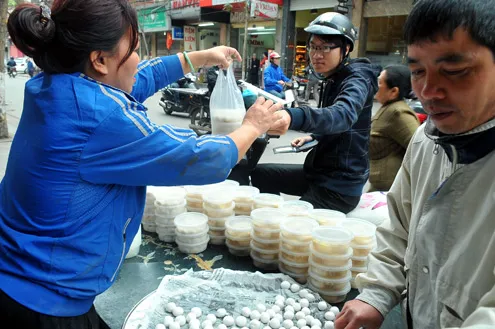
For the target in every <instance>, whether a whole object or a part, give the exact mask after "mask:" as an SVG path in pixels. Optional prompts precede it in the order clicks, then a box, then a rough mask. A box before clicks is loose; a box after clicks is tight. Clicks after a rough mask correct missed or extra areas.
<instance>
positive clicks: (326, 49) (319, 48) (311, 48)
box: [307, 44, 340, 54]
mask: <svg viewBox="0 0 495 329" xmlns="http://www.w3.org/2000/svg"><path fill="white" fill-rule="evenodd" d="M335 48H340V45H336V44H330V45H324V46H315V45H311V46H308V47H307V49H308V51H309V52H310V53H313V54H315V53H316V52H323V53H325V54H327V53H329V52H331V51H332V50H334V49H335Z"/></svg>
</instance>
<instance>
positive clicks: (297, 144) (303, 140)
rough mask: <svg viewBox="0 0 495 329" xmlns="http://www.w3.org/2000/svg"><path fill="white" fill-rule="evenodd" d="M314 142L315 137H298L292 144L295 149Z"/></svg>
mask: <svg viewBox="0 0 495 329" xmlns="http://www.w3.org/2000/svg"><path fill="white" fill-rule="evenodd" d="M312 140H313V137H311V136H303V137H297V138H296V139H294V140H293V141H292V142H291V143H290V144H291V145H292V146H294V147H300V146H303V145H304V144H306V143H309V142H311V141H312Z"/></svg>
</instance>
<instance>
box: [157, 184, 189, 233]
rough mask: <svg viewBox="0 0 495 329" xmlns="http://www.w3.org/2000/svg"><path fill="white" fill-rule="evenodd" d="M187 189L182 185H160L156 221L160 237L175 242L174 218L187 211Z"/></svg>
mask: <svg viewBox="0 0 495 329" xmlns="http://www.w3.org/2000/svg"><path fill="white" fill-rule="evenodd" d="M185 196H186V191H185V190H184V189H183V188H182V187H160V188H159V189H157V191H156V193H155V198H156V200H155V222H156V233H158V238H159V239H160V240H162V241H165V242H174V240H175V225H174V218H175V216H177V215H180V214H182V213H185V212H186V200H185Z"/></svg>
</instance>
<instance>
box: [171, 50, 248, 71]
mask: <svg viewBox="0 0 495 329" xmlns="http://www.w3.org/2000/svg"><path fill="white" fill-rule="evenodd" d="M187 56H188V57H189V60H190V61H191V64H192V65H193V66H194V69H195V70H197V69H199V68H200V67H202V66H214V65H218V66H219V67H220V68H221V69H226V68H228V67H229V65H230V64H231V63H232V61H234V60H237V61H239V62H240V61H241V55H239V52H238V51H237V50H235V49H234V48H231V47H225V46H219V47H215V48H211V49H208V50H200V51H192V52H190V53H189V52H188V53H187ZM179 58H180V61H181V64H182V70H183V72H184V74H187V73H189V72H191V67H190V66H189V63H187V61H186V58H185V57H184V54H179ZM193 73H194V72H193Z"/></svg>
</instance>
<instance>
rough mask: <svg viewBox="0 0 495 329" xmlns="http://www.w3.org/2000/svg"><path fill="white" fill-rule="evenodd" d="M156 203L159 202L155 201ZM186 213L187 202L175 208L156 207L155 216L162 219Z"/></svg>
mask: <svg viewBox="0 0 495 329" xmlns="http://www.w3.org/2000/svg"><path fill="white" fill-rule="evenodd" d="M155 202H158V200H157V201H155ZM184 212H186V201H185V200H184V201H183V202H182V203H181V204H178V205H174V206H156V207H155V214H156V215H158V216H162V217H175V216H177V215H179V214H182V213H184Z"/></svg>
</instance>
